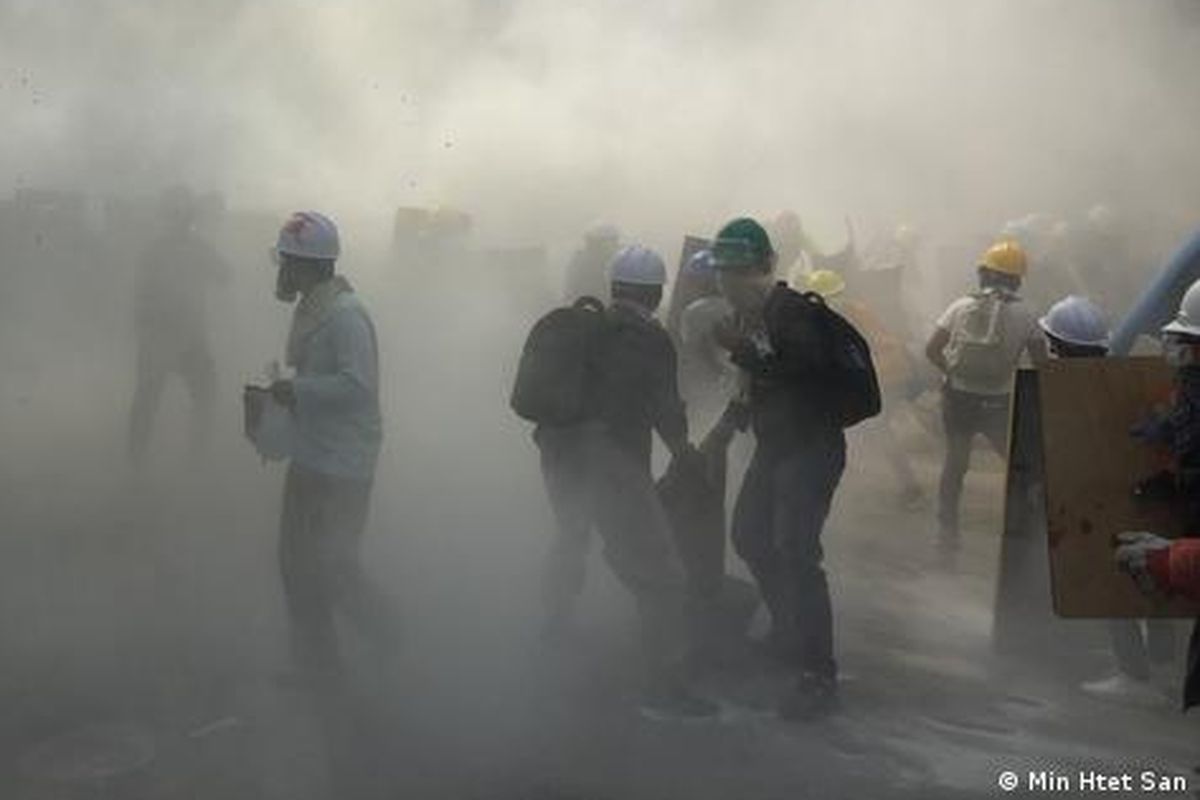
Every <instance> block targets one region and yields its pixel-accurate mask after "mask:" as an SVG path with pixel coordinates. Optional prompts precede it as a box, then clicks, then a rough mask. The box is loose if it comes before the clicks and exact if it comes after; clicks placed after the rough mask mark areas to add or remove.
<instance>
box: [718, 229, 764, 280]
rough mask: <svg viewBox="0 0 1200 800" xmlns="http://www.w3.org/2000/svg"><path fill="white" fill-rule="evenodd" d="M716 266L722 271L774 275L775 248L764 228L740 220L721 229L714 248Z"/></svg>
mask: <svg viewBox="0 0 1200 800" xmlns="http://www.w3.org/2000/svg"><path fill="white" fill-rule="evenodd" d="M712 256H713V264H714V265H715V266H716V268H717V269H718V270H721V271H724V270H730V271H733V270H741V271H748V272H770V271H771V269H772V268H773V266H774V263H773V262H774V256H775V249H774V248H773V247H771V237H770V236H768V235H767V232H766V230H765V229H764V228H763V226H762V225H759V224H758V223H757V222H755V221H754V220H752V219H750V218H749V217H739V218H738V219H735V220H733V221H732V222H729V223H727V224H726V225H725V227H723V228H721V230H720V231H719V232H718V233H717V238H716V239H714V240H713V245H712Z"/></svg>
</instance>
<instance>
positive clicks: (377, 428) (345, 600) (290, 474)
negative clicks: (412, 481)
mask: <svg viewBox="0 0 1200 800" xmlns="http://www.w3.org/2000/svg"><path fill="white" fill-rule="evenodd" d="M339 252H340V245H339V240H338V231H337V227H336V226H335V225H334V223H333V221H332V220H330V219H329V218H328V217H326V216H324V215H323V214H319V213H317V212H315V211H300V212H297V213H295V214H293V215H292V216H291V217H290V218H289V219H288V220H287V222H286V223H284V225H283V227H282V229H281V230H280V231H279V238H278V242H277V244H276V246H275V248H274V251H273V254H274V258H275V261H276V263H277V264H278V268H279V271H278V275H277V279H276V288H275V293H276V297H278V299H279V300H281V301H283V302H285V303H292V302H296V301H297V300H298V302H296V310H295V313H294V316H293V318H292V328H291V332H290V334H289V335H288V342H287V364H288V366H289V367H291V368H292V369H293V370H294V374H293V375H292V377H290V378H286V379H279V380H276V381H275V382H274V383H273V384H272V385H271V386H270V389H269V391H270V394H271V396H272V397H273V398H274V400H275V401H276V402H277V403H278V404H279V405H281V406H283V407H284V408H286V409H287V410H288V412H289V414H290V420H291V426H290V428H291V435H290V437H289V444H288V447H287V454H286V455H287V457H288V458H289V464H288V471H287V477H286V478H285V480H284V490H283V511H282V517H281V523H280V542H279V558H280V568H281V571H282V577H283V588H284V595H285V598H286V601H287V610H288V616H289V621H290V632H291V643H292V655H293V660H294V662H295V667H296V669H297V670H298V672H299V673H300V676H301V677H302V678H303V679H305V680H306V681H307V680H311V681H313V682H317V683H320V684H322V685H324V684H325V683H328V682H330V681H336V680H337V679H338V678H339V677H340V674H341V671H342V662H341V656H340V653H339V647H338V634H337V618H338V617H339V616H344V617H346V618H347V619H348V620H349V621H350V622H352V623H354V624H355V625H356V626H357V627H359V628H360V629H362V632H363V633H365V634H367V636H368V638H370V639H373V640H374V641H375V642H376V644H378V645H380V646H381V647H385V648H386V647H389V646H391V645H392V644H393V643H394V637H393V636H392V626H391V622H392V620H391V610H390V609H389V608H388V604H387V602H386V601H385V599H384V598H383V596H382V595H381V594H380V593H379V592H378V591H377V590H376V589H375V588H374V587H373V586H372V585H371V584H370V583H369V582H368V580H367V579H366V577H365V576H364V574H363V570H362V566H361V564H360V563H359V542H360V540H361V538H362V535H363V531H364V529H365V527H366V522H367V514H368V509H369V506H370V497H371V487H372V483H373V482H374V476H375V464H376V461H377V460H378V457H379V450H380V445H381V442H382V438H383V434H382V427H383V426H382V420H381V416H380V410H379V357H378V344H377V341H376V337H375V329H374V326H373V325H372V322H371V317H370V315H369V314H368V313H367V309H366V307H365V306H364V305H363V303H362V301H361V300H360V299H359V297H358V295H357V294H356V293H355V292H354V290H353V289H352V288H351V286H350V284H349V282H348V281H347V280H346V279H345V278H344V277H342V276H341V275H338V274H337V273H336V272H335V263H336V261H337V258H338V255H339Z"/></svg>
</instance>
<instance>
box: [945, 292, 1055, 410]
mask: <svg viewBox="0 0 1200 800" xmlns="http://www.w3.org/2000/svg"><path fill="white" fill-rule="evenodd" d="M974 302H975V298H974V297H972V296H970V295H968V296H966V297H960V298H959V299H957V300H955V301H954V302H953V303H951V304H950V307H949V308H947V309H946V310H945V312H944V313H943V314H942V316H941V317H939V318H938V321H937V326H938V328H939V329H941V330H943V331H951V330H953V329H954V325H955V321H956V319H957V317H958V316H959V315H960V314H963V313H965V312H966V310H967V309H968V308H970V307H971V304H972V303H974ZM1000 314H1001V317H1000V326H1001V327H1000V330H1001V332H1002V333H1001V335H1002V337H1003V342H1004V349H1005V352H1006V353H1007V355H1008V357H1009V361H1011V362H1012V368H1013V370H1016V368H1017V367H1018V366H1019V365H1020V362H1021V354H1022V353H1024V352H1025V351H1026V350H1027V349H1028V348H1029V347H1030V345H1034V344H1037V343H1038V342H1039V340H1040V339H1041V336H1042V332H1041V329H1040V328H1038V324H1037V314H1036V313H1035V312H1034V310H1033V309H1032V308H1030V307H1029V305H1028V304H1027V303H1026V302H1025V301H1024V300H1022V299H1021V298H1019V297H1014V298H1013V299H1011V300H1009V301H1008V302H1006V303H1004V305H1002V306H1001V307H1000ZM949 380H950V387H951V388H952V389H958V390H959V391H963V392H971V393H972V394H986V395H1005V394H1008V393H1009V392H1010V391H1012V376H1011V375H1009V376H1008V377H1007V378H1005V380H1004V381H1003V382H998V383H989V384H983V383H971V382H968V381H964V380H962V379H961V378H956V377H954V376H953V375H952V376H950V378H949Z"/></svg>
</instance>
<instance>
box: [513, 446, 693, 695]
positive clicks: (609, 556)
mask: <svg viewBox="0 0 1200 800" xmlns="http://www.w3.org/2000/svg"><path fill="white" fill-rule="evenodd" d="M534 438H535V441H536V442H537V445H538V447H539V449H540V450H541V462H542V474H543V476H544V478H545V482H546V491H547V494H548V495H549V497H550V505H551V508H552V509H553V511H554V516H555V519H556V521H557V523H558V533H557V536H556V538H555V540H554V543H553V544H552V545H551V548H550V553H549V557H548V558H547V560H546V564H545V569H544V572H543V582H542V586H543V598H544V601H545V603H546V605H547V611H548V613H550V614H560V613H563V612H564V609H567V610H569V609H570V608H572V607H573V606H574V604H575V601H576V599H577V597H578V595H579V593H580V590H581V589H582V587H583V580H584V568H585V559H586V555H587V547H588V541H589V538H590V537H591V535H592V533H593V531H594V532H595V533H596V534H598V535H599V538H600V540H601V541H602V542H603V544H604V557H605V559H606V560H607V561H608V564H609V566H610V567H611V568H612V571H613V573H614V574H615V575H616V576H617V579H618V580H620V581H621V583H622V584H623V585H624V586H625V588H627V589H628V590H629V591H630V593H631V594H632V595H633V597H634V600H635V601H636V602H637V607H638V615H639V617H640V619H641V629H642V642H643V650H644V653H645V655H646V658H647V662H648V671H649V677H650V679H651V680H657V679H663V678H666V677H669V676H670V675H672V674H673V671H674V670H675V668H676V667H678V666H679V663H680V661H681V660H682V657H683V651H684V644H685V643H684V627H683V599H684V585H683V577H682V571H681V569H680V567H679V564H678V561H677V559H676V556H675V551H674V549H673V547H672V544H671V539H670V529H669V528H668V524H667V517H666V514H665V512H664V511H663V507H662V504H661V503H660V502H659V499H658V493H657V492H656V491H655V488H654V481H653V479H652V477H651V475H650V469H649V465H648V464H643V463H639V461H638V459H636V458H634V457H633V456H632V455H630V454H629V453H628V452H626V451H625V450H623V449H622V448H621V447H620V446H618V445H617V444H616V443H615V442H614V441H612V439H611V438H610V437H609V436H608V435H607V434H606V433H605V432H604V431H603V429H602V428H601V427H599V426H593V425H585V426H576V427H571V428H549V427H542V428H539V429H538V430H537V432H536V433H535V435H534Z"/></svg>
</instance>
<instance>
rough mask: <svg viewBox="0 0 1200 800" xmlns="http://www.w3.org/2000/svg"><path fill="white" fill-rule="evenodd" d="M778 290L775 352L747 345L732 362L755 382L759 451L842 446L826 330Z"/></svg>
mask: <svg viewBox="0 0 1200 800" xmlns="http://www.w3.org/2000/svg"><path fill="white" fill-rule="evenodd" d="M784 292H791V290H790V289H788V288H787V287H786V286H784V285H782V284H781V285H779V286H776V287H775V289H773V290H772V293H771V296H770V297H769V298H768V299H767V303H766V306H765V307H764V312H763V316H764V320H763V321H764V323H765V327H766V340H767V342H768V343H769V350H768V349H767V348H764V347H762V346H761V345H758V344H756V343H755V342H754V341H752V340H749V339H748V340H746V341H744V342H743V343H742V345H741V346H739V347H737V348H736V349H735V350H734V352H733V353H732V356H731V357H732V360H733V363H734V364H737V365H738V366H739V367H740V368H741V369H743V370H745V371H746V372H747V373H748V375H749V377H750V396H749V403H750V422H751V426H752V427H753V429H754V435H755V438H756V439H757V440H758V445H759V447H767V448H770V449H773V450H784V451H787V450H794V449H797V448H800V447H807V446H811V445H814V444H820V443H826V442H829V443H836V442H838V441H840V440H841V438H842V426H841V424H840V423H839V422H838V420H837V417H836V414H835V413H834V408H833V405H832V403H831V402H830V399H829V397H828V396H827V395H826V393H825V388H826V385H825V384H824V383H823V381H824V380H825V379H827V377H828V375H829V370H830V369H831V367H832V360H831V358H832V357H831V348H830V343H829V341H828V339H827V334H826V332H825V329H824V328H823V327H821V326H820V325H818V324H816V322H817V321H816V319H815V317H814V315H812V314H806V313H804V312H803V311H802V310H801V309H800V308H799V307H798V305H797V304H796V303H793V302H789V299H788V297H787V296H786V295H784V294H781V293H784Z"/></svg>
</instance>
